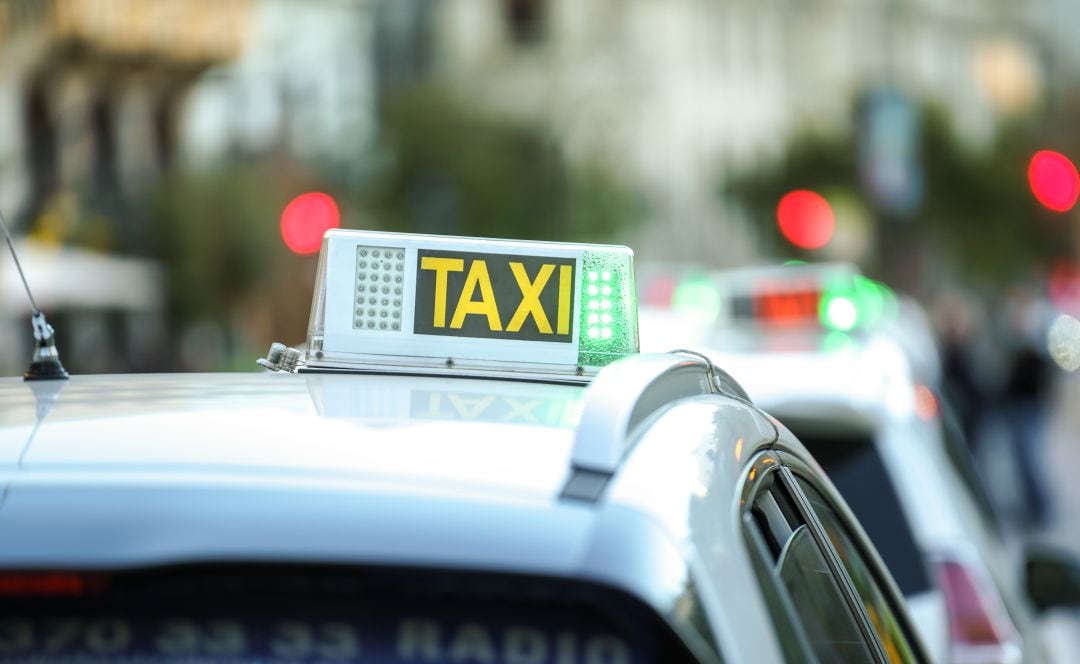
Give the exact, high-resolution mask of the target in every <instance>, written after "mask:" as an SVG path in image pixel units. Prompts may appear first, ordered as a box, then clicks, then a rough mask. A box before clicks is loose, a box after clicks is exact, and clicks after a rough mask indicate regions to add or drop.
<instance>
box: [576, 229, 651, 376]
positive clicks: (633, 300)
mask: <svg viewBox="0 0 1080 664" xmlns="http://www.w3.org/2000/svg"><path fill="white" fill-rule="evenodd" d="M582 266H583V271H584V275H585V279H584V282H585V288H584V292H583V293H582V296H581V319H580V320H581V325H580V329H581V340H580V342H579V344H578V364H580V365H581V366H583V367H600V366H604V365H606V364H610V363H611V362H614V361H615V360H617V359H619V358H620V357H623V356H624V355H629V354H631V353H636V352H637V351H638V329H637V288H636V286H635V284H634V257H633V254H631V253H630V252H629V251H625V250H623V251H611V252H607V251H586V252H585V254H584V256H583V258H582Z"/></svg>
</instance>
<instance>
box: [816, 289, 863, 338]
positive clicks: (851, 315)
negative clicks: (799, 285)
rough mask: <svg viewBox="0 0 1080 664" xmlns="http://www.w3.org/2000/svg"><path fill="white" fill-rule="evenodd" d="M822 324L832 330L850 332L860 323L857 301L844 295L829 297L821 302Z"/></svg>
mask: <svg viewBox="0 0 1080 664" xmlns="http://www.w3.org/2000/svg"><path fill="white" fill-rule="evenodd" d="M821 306H822V309H821V312H822V321H821V322H822V323H824V324H825V327H827V328H829V329H830V330H838V331H840V332H849V331H850V330H852V329H854V328H855V325H856V324H858V322H859V309H858V307H857V306H856V304H855V301H854V300H853V299H851V298H850V297H846V296H844V295H828V296H826V297H825V298H822V301H821Z"/></svg>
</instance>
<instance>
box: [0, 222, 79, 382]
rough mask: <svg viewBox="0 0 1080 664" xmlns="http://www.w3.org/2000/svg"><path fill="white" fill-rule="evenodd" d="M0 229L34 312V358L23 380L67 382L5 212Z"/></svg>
mask: <svg viewBox="0 0 1080 664" xmlns="http://www.w3.org/2000/svg"><path fill="white" fill-rule="evenodd" d="M0 228H2V229H3V231H4V239H5V240H7V246H8V249H10V250H11V257H12V258H13V259H15V269H16V270H18V271H19V278H20V279H22V283H23V288H25V289H26V296H27V297H28V298H30V309H31V311H32V312H33V313H32V315H31V318H30V324H31V325H33V327H34V357H33V359H31V360H30V368H29V369H27V370H26V373H24V374H23V380H65V379H67V378H68V372H67V371H66V370H65V369H64V365H62V364H60V352H59V351H58V350H56V333H55V331H54V330H53V327H52V325H49V323H48V322H46V320H45V314H44V312H42V311H41V309H38V305H37V302H35V301H34V296H33V294H31V293H30V285H29V284H27V283H26V275H25V274H23V269H22V264H21V263H19V256H18V254H16V253H15V244H14V243H13V242H12V241H11V233H9V232H8V227H7V221H5V220H4V213H3V212H0Z"/></svg>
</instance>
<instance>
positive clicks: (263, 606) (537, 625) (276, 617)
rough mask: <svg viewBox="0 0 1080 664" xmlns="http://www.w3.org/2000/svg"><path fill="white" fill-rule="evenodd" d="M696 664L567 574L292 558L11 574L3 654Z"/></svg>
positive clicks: (145, 659)
mask: <svg viewBox="0 0 1080 664" xmlns="http://www.w3.org/2000/svg"><path fill="white" fill-rule="evenodd" d="M683 661H691V660H690V658H689V657H688V655H687V652H686V650H685V649H684V648H683V647H682V646H681V643H680V641H679V640H678V638H677V637H676V636H675V635H674V633H673V632H672V631H671V630H670V629H668V627H667V625H666V624H665V623H664V622H663V621H662V620H660V619H659V618H658V617H657V616H656V615H654V614H653V613H652V612H651V611H650V610H649V609H648V608H646V607H645V606H644V605H642V604H640V603H638V602H637V601H636V600H634V599H633V598H631V597H629V596H626V595H624V594H622V593H619V592H617V591H614V590H611V589H608V588H603V587H598V586H593V585H590V584H582V583H575V582H568V581H555V580H551V579H539V578H532V577H510V576H501V575H480V574H461V573H446V572H422V571H407V572H405V571H401V570H386V569H378V570H371V569H367V570H362V571H357V570H355V569H352V568H348V569H344V568H325V567H318V568H310V567H280V566H255V567H252V566H243V567H239V566H229V567H218V566H215V567H202V566H198V567H178V568H168V569H156V570H142V571H127V572H118V573H86V574H79V573H68V572H53V573H40V572H35V573H7V572H0V662H35V663H40V664H51V663H65V664H66V663H73V664H74V663H78V664H96V663H98V662H125V663H132V664H134V663H146V664H158V663H161V664H165V663H174V662H185V663H195V662H199V663H217V662H289V663H292V664H296V663H300V662H380V663H386V664H397V663H399V662H425V663H437V664H438V663H442V662H447V663H448V662H490V663H505V664H545V663H551V664H575V663H578V662H580V663H582V664H623V663H638V662H683Z"/></svg>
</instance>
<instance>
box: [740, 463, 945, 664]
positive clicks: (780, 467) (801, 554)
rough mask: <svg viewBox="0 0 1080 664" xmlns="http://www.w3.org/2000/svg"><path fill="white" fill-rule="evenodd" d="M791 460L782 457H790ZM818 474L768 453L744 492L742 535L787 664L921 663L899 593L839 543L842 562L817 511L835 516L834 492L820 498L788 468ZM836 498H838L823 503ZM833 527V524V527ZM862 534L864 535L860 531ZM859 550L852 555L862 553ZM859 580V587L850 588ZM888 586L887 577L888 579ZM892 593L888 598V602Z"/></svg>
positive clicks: (878, 571)
mask: <svg viewBox="0 0 1080 664" xmlns="http://www.w3.org/2000/svg"><path fill="white" fill-rule="evenodd" d="M789 456H790V455H784V457H789ZM785 461H787V462H790V463H791V465H793V466H795V467H796V468H797V469H798V470H799V472H800V473H801V474H802V475H806V474H811V475H812V474H813V471H812V470H810V468H809V467H808V466H806V465H805V464H801V463H799V460H798V459H797V458H795V457H791V458H790V459H786V458H782V457H781V455H780V454H778V453H776V452H763V453H761V454H760V455H759V457H758V458H756V459H755V460H754V461H753V463H752V464H751V467H750V470H749V472H748V475H747V476H746V483H745V485H744V487H743V492H742V493H743V496H742V501H741V504H742V510H743V513H742V518H743V527H744V532H745V534H746V538H747V541H748V544H749V546H750V548H751V551H752V555H753V556H754V559H755V565H756V566H757V568H758V572H759V576H760V577H761V580H762V586H763V589H764V591H765V596H766V599H767V601H768V603H769V610H770V613H771V614H772V616H773V619H774V621H775V623H776V626H777V632H778V634H779V635H780V640H781V645H782V648H783V650H784V654H785V657H786V658H787V659H788V661H792V662H795V661H819V662H890V663H891V662H916V661H922V659H924V658H921V657H920V656H919V652H920V651H919V650H918V648H917V644H916V642H915V641H914V640H913V639H912V638H911V637H910V635H911V634H912V631H911V630H910V629H909V627H908V626H907V624H906V616H905V614H904V613H903V610H902V608H900V609H898V608H897V607H898V606H899V605H898V604H897V603H896V602H897V600H896V598H897V597H899V595H898V594H897V591H896V590H895V586H894V585H890V584H888V583H882V582H881V579H880V575H881V574H882V572H883V569H878V568H876V567H874V565H875V564H879V563H877V559H876V558H872V562H871V563H870V564H867V563H866V561H865V559H864V558H865V556H853V555H852V554H851V551H850V550H849V548H847V545H846V544H844V540H843V539H842V537H839V536H838V537H837V538H836V541H838V542H841V543H842V544H843V545H844V546H845V548H844V549H843V554H841V552H840V551H838V550H837V545H836V544H834V542H833V538H832V537H830V535H829V532H828V531H827V529H826V528H825V527H824V526H823V525H822V521H823V520H822V519H821V518H820V517H819V516H818V514H817V511H818V510H821V511H822V512H824V513H826V514H831V513H829V512H828V509H831V508H832V507H833V505H834V503H835V501H837V500H839V499H838V498H835V497H834V496H835V494H834V492H830V491H825V492H824V494H823V495H820V496H819V494H821V493H822V492H820V491H819V490H818V489H817V488H816V487H815V485H813V484H810V485H809V486H810V487H811V489H812V490H813V491H815V492H817V493H813V494H812V495H813V498H814V499H813V500H811V499H810V498H809V497H808V496H807V495H806V493H805V489H804V485H805V484H806V483H805V481H803V482H800V479H799V476H798V475H796V474H795V473H793V472H792V469H791V468H788V467H786V465H785ZM825 496H833V497H825ZM835 512H836V513H837V514H841V515H844V516H840V517H839V523H840V524H841V526H840V532H842V533H844V534H846V535H847V536H848V537H849V538H850V537H851V535H850V534H848V530H849V529H848V527H847V525H845V524H846V520H847V519H848V518H850V517H849V516H848V515H849V514H850V512H848V511H847V510H846V508H843V509H838V510H835ZM829 523H833V522H832V521H829ZM857 532H858V533H860V534H861V531H857ZM864 540H865V538H864V537H863V538H862V539H858V536H856V541H859V542H860V544H859V545H858V546H856V547H853V549H854V550H856V551H860V552H861V548H860V547H861V546H862V544H861V542H863V541H864ZM853 578H854V579H857V581H856V580H853ZM886 578H887V576H886ZM890 593H891V594H890Z"/></svg>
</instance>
